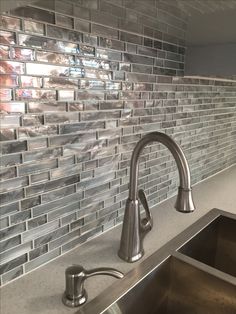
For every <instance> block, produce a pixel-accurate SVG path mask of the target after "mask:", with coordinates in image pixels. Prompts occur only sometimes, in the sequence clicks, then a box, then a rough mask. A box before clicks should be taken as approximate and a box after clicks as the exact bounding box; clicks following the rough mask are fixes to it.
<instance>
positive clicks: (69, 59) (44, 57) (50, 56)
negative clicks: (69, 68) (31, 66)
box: [37, 51, 75, 65]
mask: <svg viewBox="0 0 236 314" xmlns="http://www.w3.org/2000/svg"><path fill="white" fill-rule="evenodd" d="M37 60H38V61H41V62H49V63H56V64H58V65H59V64H60V65H61V64H70V65H73V64H74V63H75V62H74V57H73V56H71V55H66V54H60V53H53V52H48V51H38V52H37Z"/></svg>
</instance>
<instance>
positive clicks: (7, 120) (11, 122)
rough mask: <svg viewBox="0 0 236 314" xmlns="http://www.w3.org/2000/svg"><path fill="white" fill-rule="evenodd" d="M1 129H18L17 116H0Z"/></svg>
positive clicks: (18, 117) (18, 119)
mask: <svg viewBox="0 0 236 314" xmlns="http://www.w3.org/2000/svg"><path fill="white" fill-rule="evenodd" d="M0 121H1V127H3V128H5V127H18V126H19V125H20V116H19V115H13V114H12V115H1V116H0Z"/></svg>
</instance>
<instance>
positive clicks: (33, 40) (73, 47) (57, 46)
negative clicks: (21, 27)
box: [19, 34, 78, 53]
mask: <svg viewBox="0 0 236 314" xmlns="http://www.w3.org/2000/svg"><path fill="white" fill-rule="evenodd" d="M19 44H20V45H22V46H29V47H35V48H41V49H47V50H51V51H56V52H66V53H77V52H78V45H77V44H74V43H68V42H63V41H57V40H54V39H50V38H46V37H39V36H30V35H25V34H19Z"/></svg>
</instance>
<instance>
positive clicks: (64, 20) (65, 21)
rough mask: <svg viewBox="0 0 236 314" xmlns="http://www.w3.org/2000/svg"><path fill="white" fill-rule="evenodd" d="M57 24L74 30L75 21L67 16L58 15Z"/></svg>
mask: <svg viewBox="0 0 236 314" xmlns="http://www.w3.org/2000/svg"><path fill="white" fill-rule="evenodd" d="M56 24H57V25H59V26H64V27H67V28H73V19H72V18H70V17H68V16H65V15H61V14H56Z"/></svg>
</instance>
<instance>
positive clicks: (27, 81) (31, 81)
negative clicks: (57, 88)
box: [20, 75, 42, 88]
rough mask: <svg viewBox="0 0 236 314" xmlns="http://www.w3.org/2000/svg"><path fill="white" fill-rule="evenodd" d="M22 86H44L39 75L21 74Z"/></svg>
mask: <svg viewBox="0 0 236 314" xmlns="http://www.w3.org/2000/svg"><path fill="white" fill-rule="evenodd" d="M20 80H21V87H24V88H25V87H38V88H40V87H42V79H41V78H40V77H37V76H23V75H22V76H21V79H20Z"/></svg>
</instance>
